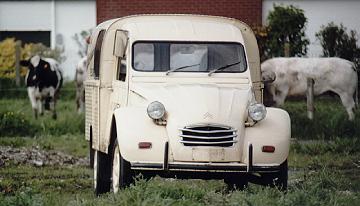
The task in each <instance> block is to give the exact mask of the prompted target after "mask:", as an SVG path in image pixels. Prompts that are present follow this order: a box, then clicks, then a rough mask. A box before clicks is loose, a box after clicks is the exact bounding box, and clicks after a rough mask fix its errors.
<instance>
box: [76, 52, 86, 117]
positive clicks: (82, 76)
mask: <svg viewBox="0 0 360 206" xmlns="http://www.w3.org/2000/svg"><path fill="white" fill-rule="evenodd" d="M86 62H87V57H83V58H82V59H81V60H80V61H79V62H78V64H77V65H76V72H75V84H76V108H77V110H78V112H79V113H82V112H84V108H85V87H84V81H85V80H86V78H87V73H86V66H87V63H86Z"/></svg>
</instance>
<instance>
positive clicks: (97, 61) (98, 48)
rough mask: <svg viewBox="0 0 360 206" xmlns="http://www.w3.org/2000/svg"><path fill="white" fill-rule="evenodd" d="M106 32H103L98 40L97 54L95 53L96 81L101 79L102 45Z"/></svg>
mask: <svg viewBox="0 0 360 206" xmlns="http://www.w3.org/2000/svg"><path fill="white" fill-rule="evenodd" d="M104 34H105V30H101V31H100V33H99V35H98V38H97V40H96V45H95V52H94V75H95V79H99V74H100V54H101V45H102V41H103V39H104Z"/></svg>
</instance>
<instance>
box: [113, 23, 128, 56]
mask: <svg viewBox="0 0 360 206" xmlns="http://www.w3.org/2000/svg"><path fill="white" fill-rule="evenodd" d="M127 42H128V35H127V32H126V31H123V30H117V31H116V34H115V45H114V56H116V57H120V58H122V57H124V55H125V52H126V46H127Z"/></svg>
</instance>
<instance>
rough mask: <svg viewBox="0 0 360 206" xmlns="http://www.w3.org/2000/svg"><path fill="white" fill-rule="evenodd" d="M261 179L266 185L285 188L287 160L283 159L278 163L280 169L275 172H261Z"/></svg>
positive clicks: (284, 189)
mask: <svg viewBox="0 0 360 206" xmlns="http://www.w3.org/2000/svg"><path fill="white" fill-rule="evenodd" d="M262 177H263V181H264V183H265V184H266V185H268V186H272V187H277V188H279V189H280V190H283V191H286V190H287V186H288V185H287V182H288V162H287V160H285V162H283V163H282V164H281V165H280V170H279V171H278V172H275V173H270V174H263V175H262Z"/></svg>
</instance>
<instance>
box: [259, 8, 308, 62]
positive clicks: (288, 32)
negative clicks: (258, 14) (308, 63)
mask: <svg viewBox="0 0 360 206" xmlns="http://www.w3.org/2000/svg"><path fill="white" fill-rule="evenodd" d="M267 21H268V41H267V43H266V50H265V51H264V53H265V55H266V56H267V57H274V56H275V57H277V56H285V53H284V47H285V44H286V43H289V45H290V56H304V55H306V53H307V46H308V45H309V40H308V39H307V38H306V36H305V28H306V27H305V24H306V22H307V18H306V17H305V15H304V11H303V10H302V9H299V8H297V7H294V6H292V5H290V6H277V5H275V4H274V10H272V11H271V12H270V13H269V16H268V17H267Z"/></svg>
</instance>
